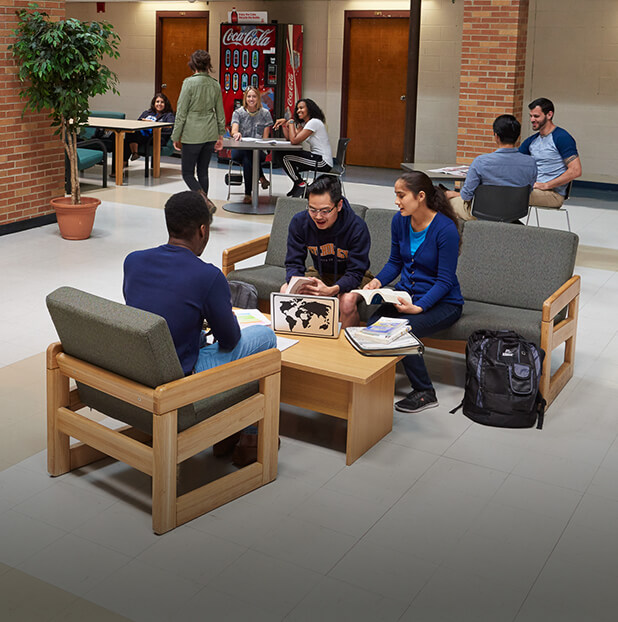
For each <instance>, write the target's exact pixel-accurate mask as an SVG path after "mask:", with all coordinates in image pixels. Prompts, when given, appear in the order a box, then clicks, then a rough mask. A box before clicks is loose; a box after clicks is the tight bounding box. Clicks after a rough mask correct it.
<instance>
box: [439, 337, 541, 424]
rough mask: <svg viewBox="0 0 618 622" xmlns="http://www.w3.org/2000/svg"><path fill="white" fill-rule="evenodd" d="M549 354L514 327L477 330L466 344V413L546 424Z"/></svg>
mask: <svg viewBox="0 0 618 622" xmlns="http://www.w3.org/2000/svg"><path fill="white" fill-rule="evenodd" d="M544 356H545V353H544V352H543V350H541V349H539V348H537V346H536V345H535V344H534V343H531V342H530V341H526V340H525V339H524V338H523V337H521V336H520V335H518V334H517V333H515V332H513V331H510V330H477V331H476V332H474V333H472V335H470V337H469V339H468V343H467V344H466V387H465V393H464V398H463V401H462V403H461V404H460V405H459V406H457V408H455V409H453V410H452V411H451V413H454V412H456V411H457V410H459V408H461V407H462V406H463V414H464V415H466V417H468V418H470V419H472V421H476V422H477V423H482V424H483V425H491V426H496V427H499V428H531V427H532V426H534V424H535V423H536V424H537V426H536V427H537V428H538V429H541V428H542V427H543V415H544V412H545V400H544V399H543V397H542V395H541V394H540V392H539V382H540V378H541V366H542V364H543V358H544Z"/></svg>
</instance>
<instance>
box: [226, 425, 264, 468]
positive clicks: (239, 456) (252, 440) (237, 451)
mask: <svg viewBox="0 0 618 622" xmlns="http://www.w3.org/2000/svg"><path fill="white" fill-rule="evenodd" d="M257 438H258V435H257V434H248V433H247V432H241V433H240V439H238V443H237V444H236V447H235V448H234V453H233V454H232V464H233V465H235V466H237V467H245V466H247V465H249V464H253V463H254V462H256V461H257Z"/></svg>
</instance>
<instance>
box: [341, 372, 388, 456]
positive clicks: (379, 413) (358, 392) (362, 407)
mask: <svg viewBox="0 0 618 622" xmlns="http://www.w3.org/2000/svg"><path fill="white" fill-rule="evenodd" d="M394 390H395V365H392V366H390V367H388V368H387V369H385V370H384V371H383V372H382V373H381V374H380V375H379V376H378V377H377V378H375V379H374V380H372V381H371V382H370V383H369V384H365V385H363V384H353V385H352V390H351V400H350V404H349V407H348V438H347V442H346V462H345V463H346V464H347V465H348V466H349V465H351V464H352V463H353V462H354V461H355V460H357V459H358V458H360V457H361V456H362V455H363V454H364V453H365V452H366V451H367V450H368V449H370V448H371V447H373V446H374V445H375V444H376V443H377V442H378V441H379V440H380V439H382V438H384V437H385V436H386V435H387V434H388V433H389V432H390V431H391V430H392V429H393V395H394Z"/></svg>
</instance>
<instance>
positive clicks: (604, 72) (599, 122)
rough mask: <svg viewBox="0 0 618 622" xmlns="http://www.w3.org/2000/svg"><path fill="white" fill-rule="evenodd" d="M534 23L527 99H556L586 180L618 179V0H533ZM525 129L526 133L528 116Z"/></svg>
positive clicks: (559, 120) (558, 115)
mask: <svg viewBox="0 0 618 622" xmlns="http://www.w3.org/2000/svg"><path fill="white" fill-rule="evenodd" d="M530 25H531V30H530V32H529V37H528V58H529V63H528V65H529V79H528V80H527V89H526V94H527V95H529V99H527V101H531V100H532V99H535V98H537V97H548V98H549V99H551V100H552V101H553V102H554V105H555V107H556V116H555V122H556V124H557V125H560V126H561V127H564V128H565V129H566V130H568V131H569V132H570V133H571V134H572V135H573V136H574V137H575V140H576V141H577V146H578V149H579V153H580V157H581V160H582V166H583V169H584V175H583V177H584V178H585V179H590V180H598V181H613V182H615V181H616V180H617V179H618V151H617V150H616V144H618V1H616V0H586V1H585V2H583V1H580V0H532V1H531V7H530ZM527 114H528V109H527V107H526V108H525V112H524V119H526V118H527ZM524 127H525V128H526V131H525V133H524V136H527V135H528V134H530V133H531V131H530V129H529V125H528V124H527V122H526V121H525V120H524ZM606 176H609V179H606V178H605V177H606Z"/></svg>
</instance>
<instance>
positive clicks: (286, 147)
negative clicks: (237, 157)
mask: <svg viewBox="0 0 618 622" xmlns="http://www.w3.org/2000/svg"><path fill="white" fill-rule="evenodd" d="M223 148H224V149H249V150H250V151H253V179H252V182H251V203H242V202H232V203H226V204H225V205H224V206H223V209H224V210H225V211H226V212H233V213H234V214H258V215H268V214H274V213H275V205H274V203H273V202H272V201H271V199H270V197H262V199H263V201H262V203H260V195H259V181H260V180H259V177H260V176H259V170H260V151H261V150H262V149H266V150H268V151H300V150H302V145H293V144H292V143H291V142H290V141H289V140H283V139H281V138H264V139H255V138H254V139H250V140H246V139H241V140H234V139H232V138H224V139H223Z"/></svg>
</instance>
